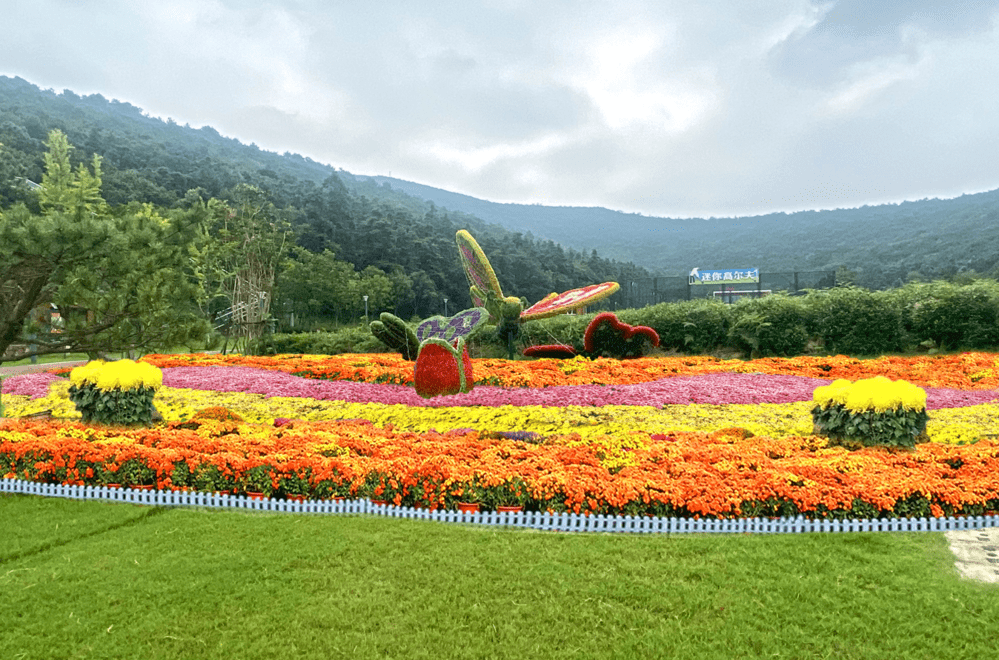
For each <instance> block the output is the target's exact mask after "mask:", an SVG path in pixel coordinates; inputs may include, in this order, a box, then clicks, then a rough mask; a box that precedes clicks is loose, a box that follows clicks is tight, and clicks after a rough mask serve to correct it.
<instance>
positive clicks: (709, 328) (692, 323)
mask: <svg viewBox="0 0 999 660" xmlns="http://www.w3.org/2000/svg"><path fill="white" fill-rule="evenodd" d="M633 314H634V315H633ZM636 316H637V317H638V318H636ZM731 316H732V310H731V306H730V305H726V304H725V303H723V302H720V301H716V300H687V301H682V302H678V303H660V304H658V305H653V306H651V307H646V308H644V309H643V310H641V312H640V314H637V313H634V312H632V313H624V312H622V313H621V318H622V319H624V320H625V321H626V322H628V323H636V322H640V325H646V326H648V327H650V328H652V329H653V330H655V331H656V334H658V335H659V346H660V348H663V349H674V350H677V351H682V352H684V353H708V352H711V351H713V350H717V349H719V348H723V347H725V346H726V345H727V340H728V331H729V326H730V322H731ZM633 319H634V320H633ZM639 319H640V321H639Z"/></svg>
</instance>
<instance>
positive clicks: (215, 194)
mask: <svg viewBox="0 0 999 660" xmlns="http://www.w3.org/2000/svg"><path fill="white" fill-rule="evenodd" d="M53 129H58V130H60V131H62V132H63V133H64V134H65V135H66V136H67V138H68V140H69V143H70V144H71V145H72V147H73V151H72V162H73V164H74V166H76V165H78V164H79V163H83V162H87V163H89V162H90V160H91V159H92V156H93V155H94V154H97V155H99V156H100V157H101V159H102V169H103V172H102V177H103V185H102V194H103V197H104V199H105V200H106V201H107V203H108V204H109V206H110V207H112V209H113V208H115V207H124V206H125V205H127V204H128V203H129V202H144V203H151V204H153V205H155V206H158V207H163V208H179V207H183V206H184V205H185V204H189V203H190V200H191V199H192V195H193V196H194V197H200V198H201V199H203V200H205V201H208V200H209V199H219V200H225V201H227V202H233V201H235V200H234V196H235V195H236V194H237V192H238V191H239V190H242V191H243V193H244V194H245V193H246V192H247V188H246V187H247V186H250V187H252V188H253V189H259V190H260V191H262V193H263V197H264V198H266V200H267V203H268V205H269V209H271V210H269V211H268V212H269V213H272V214H273V216H274V217H275V218H278V219H280V220H281V221H284V222H288V223H289V224H290V226H291V227H292V229H293V230H294V237H295V241H296V242H297V244H298V246H299V247H300V248H302V249H298V250H292V251H291V252H290V254H291V258H290V259H289V261H288V262H286V263H285V264H284V265H283V266H282V268H281V271H280V272H279V275H278V287H277V288H276V289H275V294H274V305H273V306H272V310H273V312H274V313H275V315H277V316H279V317H288V316H289V315H290V312H291V311H294V312H295V313H296V315H297V317H298V318H299V319H303V318H304V319H310V318H311V319H313V320H316V319H319V320H322V319H334V318H336V319H339V320H346V319H356V318H357V316H358V315H359V314H363V309H364V303H363V301H362V295H369V298H370V299H369V301H368V302H369V307H370V312H371V313H373V314H376V313H377V312H379V311H383V310H387V311H393V312H395V313H397V314H399V315H400V316H404V317H409V316H412V315H418V316H421V317H422V316H429V315H432V314H437V313H441V312H443V311H444V303H443V301H444V298H448V299H449V300H450V305H449V310H450V311H451V312H452V313H453V312H454V311H456V310H458V309H461V308H463V307H465V306H467V305H469V304H470V299H469V296H468V288H467V284H466V281H465V276H464V274H463V271H462V269H461V265H460V262H459V260H458V253H457V249H456V247H455V242H454V235H455V232H456V231H457V230H458V229H462V228H465V229H468V230H469V231H471V232H472V233H473V235H475V236H476V238H477V239H478V240H479V242H480V244H481V245H482V247H483V249H484V250H485V252H486V254H487V255H489V257H490V259H491V261H492V263H493V266H494V267H495V269H496V271H497V275H498V276H499V278H500V281H501V283H502V285H503V287H504V292H505V293H508V294H509V295H517V296H523V297H526V298H527V299H528V301H530V302H531V303H533V302H535V301H537V300H540V299H541V298H542V297H544V296H545V295H547V294H548V293H550V292H552V291H555V290H565V289H570V288H574V287H578V286H584V285H587V284H593V283H597V282H602V281H606V280H624V279H636V278H642V277H648V276H649V275H650V274H649V273H648V272H647V271H646V270H644V269H641V268H638V267H636V266H634V265H633V264H631V263H626V262H623V261H613V260H608V259H604V258H601V257H600V256H599V255H598V253H597V252H595V251H594V250H587V251H586V252H585V253H584V252H582V251H576V250H571V249H570V250H567V249H564V248H563V247H562V246H560V245H557V244H556V243H554V242H552V241H541V240H534V239H531V238H527V237H524V236H523V235H520V234H513V233H510V232H507V231H506V230H505V229H503V228H501V227H499V226H496V225H488V224H486V223H485V222H483V221H481V220H479V219H478V218H475V217H472V216H470V215H467V214H465V213H462V212H458V211H449V210H445V209H441V208H438V207H436V206H435V205H434V204H433V203H430V202H427V201H424V200H421V199H418V198H416V197H411V196H408V195H403V194H401V193H398V192H396V191H394V190H391V189H390V188H389V187H386V186H379V185H377V184H374V183H367V184H365V185H355V182H354V181H353V177H350V176H349V175H347V174H346V173H339V174H338V173H337V172H336V171H335V170H334V169H333V168H332V167H330V166H327V165H323V164H320V163H317V162H315V161H312V160H310V159H308V158H303V157H301V156H298V155H295V154H290V153H285V154H283V155H281V154H275V153H270V152H267V151H263V150H261V149H259V148H258V147H257V146H256V145H253V144H250V145H244V144H242V143H240V142H239V141H237V140H233V139H229V138H225V137H223V136H221V135H219V133H218V132H217V131H215V130H213V129H211V128H208V127H205V128H201V129H193V128H190V127H188V126H180V125H178V124H176V123H174V122H171V121H162V120H160V119H156V118H151V117H148V116H146V115H144V114H143V112H142V110H140V109H139V108H137V107H135V106H132V105H130V104H128V103H121V102H117V101H108V100H107V99H105V98H103V97H102V96H100V95H91V96H85V97H81V96H78V95H76V94H73V93H72V92H70V91H64V92H62V93H58V94H57V93H55V92H54V91H52V90H41V89H39V88H38V87H36V86H35V85H32V84H30V83H28V82H26V81H24V80H22V79H20V78H7V77H0V209H3V208H10V207H12V206H13V205H15V204H17V203H19V202H23V203H25V204H26V205H27V206H28V207H29V208H30V209H32V210H37V205H38V201H37V194H36V193H35V192H34V191H33V190H32V189H31V184H29V183H28V182H34V183H38V182H40V181H41V180H42V172H43V168H44V162H43V154H44V152H45V141H46V139H47V136H48V134H49V132H50V131H52V130H53ZM342 176H343V177H346V178H348V179H350V181H351V183H352V186H353V187H352V188H348V187H347V186H346V185H345V184H344V181H343V180H342V178H341V177H342ZM190 191H194V192H193V193H192V192H190Z"/></svg>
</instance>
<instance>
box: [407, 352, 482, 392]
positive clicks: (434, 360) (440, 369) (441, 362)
mask: <svg viewBox="0 0 999 660" xmlns="http://www.w3.org/2000/svg"><path fill="white" fill-rule="evenodd" d="M459 356H461V357H460V360H459ZM414 372H415V373H414V378H413V381H414V384H415V385H416V393H417V394H419V395H420V396H422V397H423V398H425V399H429V398H431V397H435V396H441V395H442V394H458V393H459V392H468V391H470V390H471V389H472V387H473V386H474V379H473V377H472V358H471V356H470V355H469V354H468V347H466V346H465V340H464V338H461V337H459V338H458V339H457V340H456V341H455V343H454V345H453V346H452V345H451V344H449V343H447V342H446V341H444V340H443V339H433V338H431V339H427V340H425V341H424V342H423V343H422V344H421V345H420V354H419V355H418V356H417V357H416V366H415V368H414Z"/></svg>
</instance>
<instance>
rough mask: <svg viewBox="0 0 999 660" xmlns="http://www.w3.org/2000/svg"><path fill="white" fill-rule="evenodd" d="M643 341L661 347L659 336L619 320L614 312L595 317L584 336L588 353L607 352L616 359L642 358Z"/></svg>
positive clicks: (647, 329) (650, 330) (651, 330)
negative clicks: (645, 340)
mask: <svg viewBox="0 0 999 660" xmlns="http://www.w3.org/2000/svg"><path fill="white" fill-rule="evenodd" d="M642 339H647V340H648V342H649V343H650V344H652V345H653V346H658V345H659V334H658V333H657V332H656V331H655V330H653V329H652V328H650V327H648V326H645V325H628V324H627V323H622V322H621V321H619V320H618V318H617V315H616V314H614V312H602V313H600V314H597V315H596V316H595V317H593V320H592V321H590V324H589V325H588V326H586V332H585V333H584V334H583V347H584V348H585V349H586V352H587V353H600V352H606V353H609V354H610V355H613V356H614V357H621V358H625V357H640V356H641V350H642Z"/></svg>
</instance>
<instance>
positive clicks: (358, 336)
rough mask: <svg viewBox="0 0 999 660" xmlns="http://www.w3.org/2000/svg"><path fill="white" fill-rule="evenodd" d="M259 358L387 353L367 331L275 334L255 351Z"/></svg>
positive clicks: (380, 343) (360, 328)
mask: <svg viewBox="0 0 999 660" xmlns="http://www.w3.org/2000/svg"><path fill="white" fill-rule="evenodd" d="M252 352H253V353H254V354H256V355H277V354H279V353H291V354H302V353H304V354H309V355H339V354H341V353H385V352H386V348H385V345H384V344H382V342H380V341H378V339H377V338H376V337H375V336H374V335H372V334H371V331H370V330H369V329H368V328H367V327H366V326H365V327H351V328H343V329H341V330H336V331H334V332H301V333H295V334H273V335H269V336H267V337H264V338H263V339H261V340H260V342H258V343H257V345H256V346H254V347H253V351H252Z"/></svg>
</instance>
